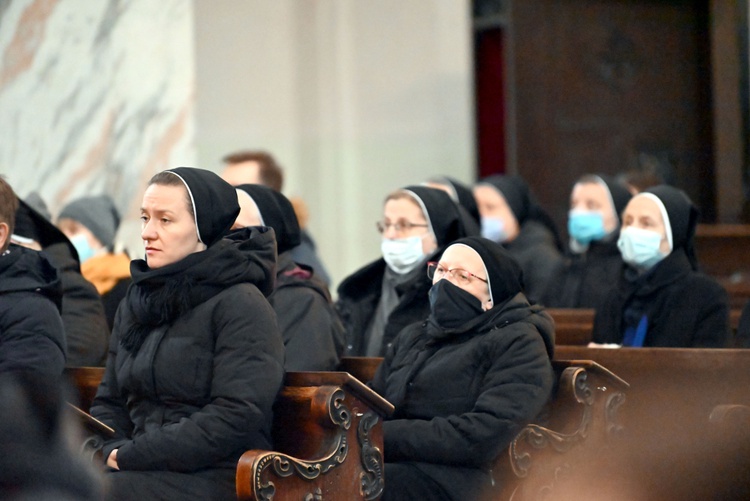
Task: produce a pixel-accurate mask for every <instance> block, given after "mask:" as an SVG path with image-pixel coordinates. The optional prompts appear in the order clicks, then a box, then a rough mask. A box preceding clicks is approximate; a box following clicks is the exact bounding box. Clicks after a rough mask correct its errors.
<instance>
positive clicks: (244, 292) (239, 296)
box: [91, 167, 284, 501]
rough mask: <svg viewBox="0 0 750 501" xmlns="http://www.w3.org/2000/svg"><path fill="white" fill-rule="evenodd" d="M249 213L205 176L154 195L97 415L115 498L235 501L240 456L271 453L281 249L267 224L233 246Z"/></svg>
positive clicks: (194, 175) (162, 177)
mask: <svg viewBox="0 0 750 501" xmlns="http://www.w3.org/2000/svg"><path fill="white" fill-rule="evenodd" d="M239 211H240V207H239V205H238V202H237V194H236V192H235V190H234V188H232V187H231V186H230V185H229V184H228V183H226V182H225V181H223V180H221V178H219V177H218V176H217V175H216V174H214V173H212V172H209V171H206V170H201V169H194V168H187V167H180V168H176V169H171V170H167V171H164V172H161V173H159V174H157V175H155V176H154V177H153V178H152V179H151V181H150V182H149V185H148V188H147V189H146V192H145V193H144V195H143V203H142V205H141V220H142V228H143V229H142V233H141V237H142V239H143V243H144V246H145V251H146V259H145V260H142V259H136V260H134V261H133V262H132V263H131V273H132V277H133V284H132V286H131V287H130V288H129V289H128V293H127V295H126V297H125V299H124V300H123V302H122V303H121V305H120V307H119V309H118V311H117V315H116V318H115V324H114V329H113V332H112V338H111V342H110V348H109V356H108V358H107V366H106V371H105V374H104V378H103V380H102V383H101V385H100V386H99V390H98V392H97V395H96V398H95V399H94V402H93V404H92V408H91V414H92V415H94V417H96V418H97V419H99V420H101V421H103V422H104V423H105V424H107V425H109V426H110V427H112V428H114V430H115V437H114V438H112V439H110V440H108V441H107V442H106V443H105V446H104V448H103V451H102V452H103V456H104V458H105V459H106V463H107V466H109V467H110V469H109V473H108V475H107V481H108V484H109V489H108V491H109V496H108V499H118V500H119V499H127V500H138V501H142V500H144V499H196V500H197V499H232V498H233V497H234V496H235V495H236V494H235V468H236V464H237V460H238V459H239V457H240V456H241V455H242V453H243V452H244V451H245V450H247V449H254V448H269V447H271V440H270V423H271V406H272V404H273V401H274V399H275V397H276V394H277V392H278V390H279V388H280V387H281V383H282V378H283V374H284V371H283V361H284V351H283V349H284V348H283V344H282V340H281V335H280V333H279V330H278V327H277V324H276V317H275V314H274V312H273V309H272V308H271V306H270V305H269V303H268V301H267V300H266V298H265V297H264V295H267V294H270V292H271V290H272V288H273V280H274V272H275V244H274V237H273V231H272V230H270V229H268V228H246V229H244V230H241V231H239V232H234V233H232V238H233V239H226V238H225V239H222V235H224V234H225V233H226V232H227V230H229V228H230V227H231V225H232V224H233V223H234V221H235V218H236V217H237V214H238V213H239Z"/></svg>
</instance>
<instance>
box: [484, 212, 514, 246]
mask: <svg viewBox="0 0 750 501" xmlns="http://www.w3.org/2000/svg"><path fill="white" fill-rule="evenodd" d="M482 236H483V237H484V238H486V239H487V240H492V241H493V242H497V243H500V244H501V243H503V242H505V241H506V240H508V230H507V228H505V223H503V220H502V219H500V218H496V217H483V218H482Z"/></svg>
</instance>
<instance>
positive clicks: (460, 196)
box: [431, 176, 480, 224]
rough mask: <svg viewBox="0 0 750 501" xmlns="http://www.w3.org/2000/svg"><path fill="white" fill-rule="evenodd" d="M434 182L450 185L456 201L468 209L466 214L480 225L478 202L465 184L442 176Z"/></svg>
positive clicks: (433, 180) (434, 179)
mask: <svg viewBox="0 0 750 501" xmlns="http://www.w3.org/2000/svg"><path fill="white" fill-rule="evenodd" d="M431 181H432V182H435V183H438V184H443V185H448V186H450V188H451V189H452V190H453V193H454V194H455V200H456V201H457V202H458V204H459V205H460V206H461V207H463V208H464V209H466V212H468V213H469V215H470V216H471V217H472V218H473V219H474V220H475V221H476V222H477V224H479V222H480V217H479V208H478V207H477V201H476V199H475V198H474V193H472V191H471V189H470V188H469V187H467V186H466V185H465V184H462V183H461V182H459V181H457V180H456V179H453V178H452V177H449V176H440V177H435V178H432V179H431Z"/></svg>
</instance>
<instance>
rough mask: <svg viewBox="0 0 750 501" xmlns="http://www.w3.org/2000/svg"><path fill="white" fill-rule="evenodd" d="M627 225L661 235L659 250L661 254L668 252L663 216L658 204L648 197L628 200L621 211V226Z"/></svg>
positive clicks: (625, 226)
mask: <svg viewBox="0 0 750 501" xmlns="http://www.w3.org/2000/svg"><path fill="white" fill-rule="evenodd" d="M629 226H633V227H635V228H640V229H642V230H649V231H654V232H656V233H658V234H659V235H661V244H659V250H660V251H661V252H662V253H663V254H665V255H666V254H669V251H670V249H669V241H668V240H667V232H666V228H665V226H664V218H663V217H662V216H661V211H660V210H659V206H658V205H657V204H656V202H654V201H653V200H651V199H650V198H648V197H645V196H640V197H639V196H636V197H634V198H632V199H631V200H630V202H628V205H627V207H625V212H623V213H622V228H623V229H625V228H627V227H629Z"/></svg>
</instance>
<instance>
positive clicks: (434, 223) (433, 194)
mask: <svg viewBox="0 0 750 501" xmlns="http://www.w3.org/2000/svg"><path fill="white" fill-rule="evenodd" d="M401 190H402V191H405V192H407V193H409V194H410V195H411V196H412V197H413V198H415V199H416V201H417V203H419V205H420V206H421V207H422V208H423V212H424V211H427V213H426V214H425V216H426V218H427V221H428V222H429V224H430V227H431V229H432V232H433V233H434V235H435V239H436V240H437V245H438V247H445V246H446V245H448V244H449V243H451V242H453V241H454V240H456V239H458V238H462V237H465V236H466V228H464V224H463V222H462V221H461V215H460V213H459V212H458V206H457V205H456V203H455V202H454V201H453V200H452V199H451V197H450V195H448V194H447V193H446V192H444V191H443V190H439V189H436V188H428V187H426V186H406V187H405V188H401Z"/></svg>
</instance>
